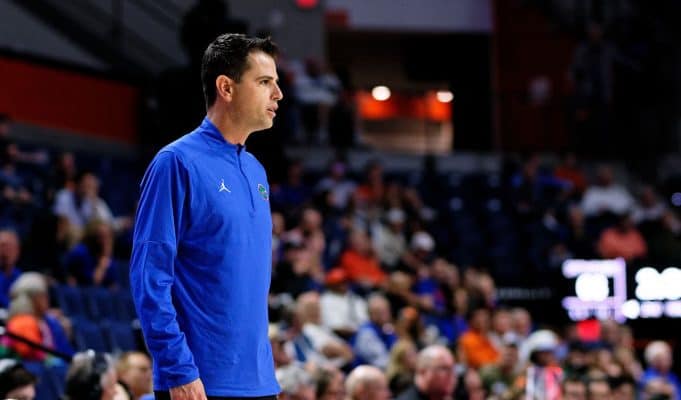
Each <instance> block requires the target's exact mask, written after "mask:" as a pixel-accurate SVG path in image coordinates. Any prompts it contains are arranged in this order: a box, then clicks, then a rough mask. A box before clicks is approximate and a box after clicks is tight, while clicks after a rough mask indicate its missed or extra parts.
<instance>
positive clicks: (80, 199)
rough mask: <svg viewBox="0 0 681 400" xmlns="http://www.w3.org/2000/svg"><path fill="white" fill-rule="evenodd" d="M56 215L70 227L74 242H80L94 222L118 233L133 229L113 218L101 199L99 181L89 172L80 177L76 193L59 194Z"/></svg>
mask: <svg viewBox="0 0 681 400" xmlns="http://www.w3.org/2000/svg"><path fill="white" fill-rule="evenodd" d="M53 212H54V214H55V215H56V216H58V217H60V218H61V219H62V220H63V221H64V222H65V223H67V224H68V231H69V232H70V234H71V236H72V238H73V239H72V240H73V241H77V240H78V239H79V238H80V237H81V236H82V233H83V230H84V229H85V228H86V226H87V225H88V224H89V223H90V222H92V221H94V220H100V221H104V222H106V223H108V224H109V225H111V227H112V228H113V229H114V231H116V232H120V231H122V230H124V229H127V228H130V227H131V226H132V220H131V219H130V218H128V217H120V218H114V215H113V214H112V213H111V210H110V209H109V206H108V205H107V203H106V201H104V199H102V198H101V197H99V178H97V176H96V175H95V174H94V173H93V172H90V171H85V172H81V173H80V175H79V176H78V179H77V188H76V190H71V189H69V188H68V187H65V188H63V189H61V190H59V191H58V192H57V194H56V195H55V199H54V207H53Z"/></svg>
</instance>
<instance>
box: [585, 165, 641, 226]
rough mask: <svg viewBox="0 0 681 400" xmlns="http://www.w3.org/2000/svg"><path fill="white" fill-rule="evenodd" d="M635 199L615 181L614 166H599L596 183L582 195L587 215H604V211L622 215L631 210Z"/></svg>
mask: <svg viewBox="0 0 681 400" xmlns="http://www.w3.org/2000/svg"><path fill="white" fill-rule="evenodd" d="M633 205H634V199H633V198H632V197H631V195H630V194H629V192H628V191H627V190H626V189H625V188H624V187H622V186H620V185H618V184H616V183H615V182H614V177H613V172H612V168H611V167H610V166H608V165H602V166H600V167H599V168H598V172H597V175H596V184H595V185H593V186H590V187H589V188H588V189H587V190H586V192H584V197H582V211H584V215H585V216H586V217H597V216H602V215H603V214H604V213H611V214H615V215H622V214H624V213H626V212H628V211H629V210H631V208H632V206H633Z"/></svg>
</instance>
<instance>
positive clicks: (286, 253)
mask: <svg viewBox="0 0 681 400" xmlns="http://www.w3.org/2000/svg"><path fill="white" fill-rule="evenodd" d="M309 255H310V253H309V252H308V251H307V249H306V248H305V245H304V243H303V242H302V241H299V240H297V239H286V241H285V242H284V244H283V257H282V258H281V260H279V262H278V263H277V265H276V266H275V267H274V271H272V286H271V292H272V293H276V294H285V293H287V294H289V295H290V296H292V297H297V296H299V295H300V294H302V293H305V292H307V291H309V290H315V289H316V288H317V286H318V285H317V282H316V280H315V279H314V277H313V273H314V271H313V268H312V263H311V261H310V257H309Z"/></svg>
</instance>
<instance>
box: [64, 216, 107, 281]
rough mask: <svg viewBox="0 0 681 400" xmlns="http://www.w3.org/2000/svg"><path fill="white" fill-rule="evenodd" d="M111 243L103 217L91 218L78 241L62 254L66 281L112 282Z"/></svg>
mask: <svg viewBox="0 0 681 400" xmlns="http://www.w3.org/2000/svg"><path fill="white" fill-rule="evenodd" d="M113 244H114V238H113V232H112V229H111V226H110V225H109V224H108V223H106V222H105V221H98V220H93V221H91V222H90V223H89V224H88V225H87V227H86V229H85V235H84V236H83V239H82V240H81V242H80V243H78V244H77V245H76V246H75V247H74V248H73V249H71V251H70V252H69V253H68V254H66V255H65V257H64V272H65V275H66V281H67V282H68V283H69V284H71V285H80V286H101V287H113V286H115V285H116V283H117V273H116V267H115V265H114V260H113Z"/></svg>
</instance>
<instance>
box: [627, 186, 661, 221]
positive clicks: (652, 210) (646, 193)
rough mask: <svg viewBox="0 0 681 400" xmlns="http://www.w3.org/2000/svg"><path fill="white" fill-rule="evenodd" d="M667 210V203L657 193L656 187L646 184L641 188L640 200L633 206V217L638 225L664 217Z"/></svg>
mask: <svg viewBox="0 0 681 400" xmlns="http://www.w3.org/2000/svg"><path fill="white" fill-rule="evenodd" d="M666 211H667V205H666V204H664V202H662V201H661V200H660V198H659V196H658V195H657V193H655V188H653V186H651V185H644V186H643V187H642V188H641V193H640V194H639V199H638V202H637V203H636V204H635V205H634V207H633V211H632V213H631V219H632V220H633V221H634V224H636V225H640V224H644V223H646V222H655V221H658V220H659V219H660V218H662V216H663V215H664V213H665V212H666Z"/></svg>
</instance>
